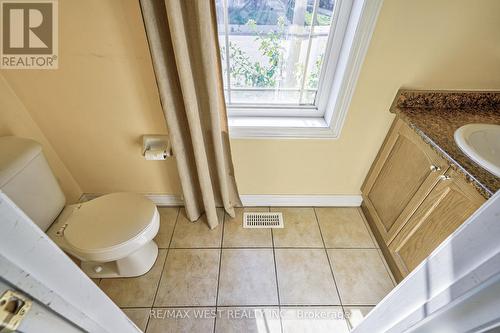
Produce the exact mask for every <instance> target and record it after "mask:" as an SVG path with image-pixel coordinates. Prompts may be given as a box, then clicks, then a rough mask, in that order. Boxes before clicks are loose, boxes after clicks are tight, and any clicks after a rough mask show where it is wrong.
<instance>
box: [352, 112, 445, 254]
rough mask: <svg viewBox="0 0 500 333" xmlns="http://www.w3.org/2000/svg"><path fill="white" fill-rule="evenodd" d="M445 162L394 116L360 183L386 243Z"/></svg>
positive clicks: (443, 166)
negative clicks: (367, 172) (384, 139)
mask: <svg viewBox="0 0 500 333" xmlns="http://www.w3.org/2000/svg"><path fill="white" fill-rule="evenodd" d="M447 168H448V165H447V163H446V161H444V159H443V158H441V157H440V156H439V155H438V154H437V153H436V152H435V151H434V150H432V148H430V147H429V146H428V145H427V144H426V143H425V142H424V141H423V140H422V138H421V137H420V136H418V135H417V134H416V133H415V131H414V130H413V129H411V128H410V127H408V125H406V123H404V122H403V121H402V120H400V119H397V120H396V121H395V123H394V124H393V127H392V128H391V130H390V132H389V135H388V136H387V138H386V141H385V142H384V145H383V146H382V148H381V150H380V152H379V154H378V156H377V159H376V161H375V162H374V164H373V166H372V169H371V170H370V173H369V175H368V177H367V179H366V181H365V183H364V185H363V188H362V193H363V200H364V204H365V206H366V209H367V210H368V213H369V214H370V217H371V219H372V220H373V222H374V223H375V225H376V228H377V230H378V231H379V233H380V235H381V236H382V238H383V240H384V241H385V243H386V245H388V244H389V243H390V242H391V241H392V239H393V238H394V237H395V236H396V234H397V233H398V232H399V230H401V228H402V227H403V225H404V223H405V222H406V221H407V219H408V218H409V216H410V215H411V214H412V213H413V211H414V210H415V209H416V208H417V207H418V206H419V205H420V203H421V202H422V201H423V200H424V198H425V196H426V195H427V194H428V193H429V191H430V190H431V189H432V188H433V187H434V185H435V184H436V182H437V181H438V179H439V176H441V175H442V174H444V172H445V171H446V169H447Z"/></svg>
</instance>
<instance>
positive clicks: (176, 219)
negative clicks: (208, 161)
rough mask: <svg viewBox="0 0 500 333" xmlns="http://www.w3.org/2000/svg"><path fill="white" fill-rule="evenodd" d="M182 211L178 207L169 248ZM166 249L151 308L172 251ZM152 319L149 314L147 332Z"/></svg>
mask: <svg viewBox="0 0 500 333" xmlns="http://www.w3.org/2000/svg"><path fill="white" fill-rule="evenodd" d="M180 211H181V209H180V208H177V216H176V217H175V223H174V229H173V230H172V235H171V236H170V241H169V243H168V247H169V248H170V244H172V239H173V238H174V232H175V227H176V226H177V221H178V220H179V215H180ZM160 223H161V220H160ZM166 251H167V253H166V254H165V261H164V262H163V265H162V268H161V272H160V278H159V279H158V285H157V286H156V292H155V296H154V297H153V303H152V304H151V309H153V307H154V305H155V302H156V297H157V296H158V290H160V283H161V278H162V277H163V271H164V270H165V265H166V264H167V259H168V254H169V252H170V251H169V250H168V249H167V250H166ZM150 314H151V312H150ZM150 319H151V316H150V315H149V316H148V321H147V323H146V329H145V330H144V332H147V330H148V326H149V320H150Z"/></svg>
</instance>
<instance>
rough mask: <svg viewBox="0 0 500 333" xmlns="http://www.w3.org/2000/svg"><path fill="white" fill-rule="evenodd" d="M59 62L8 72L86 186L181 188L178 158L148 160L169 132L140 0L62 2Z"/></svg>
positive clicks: (104, 188)
mask: <svg viewBox="0 0 500 333" xmlns="http://www.w3.org/2000/svg"><path fill="white" fill-rule="evenodd" d="M59 59H60V60H59V69H57V70H24V71H15V70H8V71H3V75H4V76H5V77H6V79H7V81H8V82H9V84H10V86H11V87H12V88H13V90H14V91H15V92H16V94H17V95H18V96H19V98H20V99H21V100H22V101H23V103H24V105H25V106H26V108H27V109H28V110H29V112H30V113H31V115H32V117H33V119H35V121H36V123H37V124H38V125H39V126H40V128H41V129H42V131H43V132H44V133H45V135H46V137H47V138H48V140H49V141H50V142H51V143H52V145H53V147H54V149H55V150H56V151H57V153H58V154H59V156H60V157H61V159H62V160H63V161H64V162H65V164H66V165H67V167H68V169H69V170H70V172H71V174H72V175H73V176H74V178H75V179H76V180H77V182H78V184H80V186H81V188H82V190H83V192H85V193H94V192H97V193H106V192H113V191H134V192H149V193H179V192H180V190H179V181H178V176H177V170H176V168H175V161H173V160H170V161H166V162H163V161H160V162H157V161H145V160H144V158H142V156H141V149H142V142H141V136H142V135H143V134H165V133H166V126H165V121H164V118H163V114H162V111H161V107H160V102H159V98H158V94H157V90H156V83H155V79H154V74H153V70H152V65H151V59H150V56H149V53H148V49H147V42H146V39H145V34H144V28H143V23H142V18H141V14H140V11H139V7H138V1H136V0H127V1H123V0H93V1H89V0H85V1H78V0H65V1H59Z"/></svg>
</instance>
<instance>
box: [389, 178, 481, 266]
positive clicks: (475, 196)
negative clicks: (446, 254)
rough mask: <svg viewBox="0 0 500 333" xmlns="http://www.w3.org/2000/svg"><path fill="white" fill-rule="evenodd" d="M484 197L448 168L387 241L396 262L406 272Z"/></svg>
mask: <svg viewBox="0 0 500 333" xmlns="http://www.w3.org/2000/svg"><path fill="white" fill-rule="evenodd" d="M484 201H485V199H484V198H483V196H481V195H480V194H479V192H477V191H476V190H475V189H474V188H473V187H472V186H470V184H468V183H467V182H466V181H465V180H464V179H463V178H462V176H461V175H460V174H458V173H457V172H455V171H453V170H451V169H450V170H449V171H448V172H447V173H446V174H445V175H443V176H441V177H440V179H439V181H438V183H437V184H436V186H434V188H433V189H432V190H431V192H430V193H429V194H428V195H427V197H426V198H425V200H424V201H423V202H422V203H421V204H420V205H419V206H418V208H417V209H416V210H415V212H414V213H413V214H412V215H411V217H410V218H409V219H408V222H406V224H405V225H404V227H403V229H402V230H401V231H400V232H399V233H398V234H397V236H396V237H395V238H394V240H393V241H392V242H391V243H390V244H389V250H390V252H391V254H392V257H393V258H394V261H395V264H396V265H397V267H398V269H399V271H400V272H401V274H402V275H403V276H406V275H408V273H410V272H411V271H412V270H413V269H414V268H415V267H416V266H417V265H418V264H420V263H421V262H422V261H423V260H424V259H425V258H426V257H427V256H428V255H429V254H431V252H432V251H433V250H434V249H435V248H436V247H438V246H439V244H441V243H442V242H443V241H444V240H445V239H446V238H447V237H448V236H449V235H451V234H452V233H453V232H454V231H455V230H456V229H457V228H458V227H459V226H460V225H461V224H462V223H463V222H465V220H466V219H467V218H468V217H469V216H470V215H472V213H474V212H475V211H476V210H477V209H478V208H479V206H481V205H482V204H483V202H484Z"/></svg>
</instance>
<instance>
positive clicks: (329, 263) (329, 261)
mask: <svg viewBox="0 0 500 333" xmlns="http://www.w3.org/2000/svg"><path fill="white" fill-rule="evenodd" d="M313 211H314V216H315V217H316V223H317V224H318V228H319V234H320V235H321V240H322V241H323V246H324V249H325V254H326V260H328V266H330V272H331V273H332V278H333V284H334V285H335V290H336V291H337V296H338V297H339V302H340V306H342V297H341V296H340V292H339V287H338V286H337V281H336V280H335V274H334V273H333V267H332V262H331V260H330V256H329V255H328V250H327V248H326V245H325V239H324V238H323V232H322V231H321V225H320V224H319V219H318V214H317V213H316V208H314V207H313Z"/></svg>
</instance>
